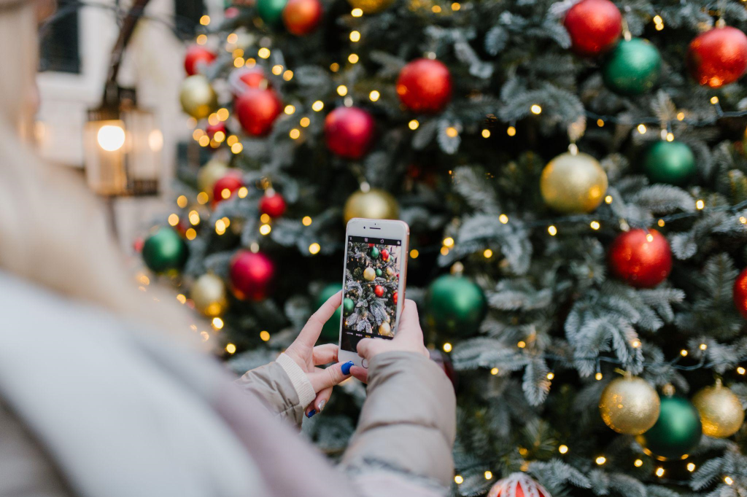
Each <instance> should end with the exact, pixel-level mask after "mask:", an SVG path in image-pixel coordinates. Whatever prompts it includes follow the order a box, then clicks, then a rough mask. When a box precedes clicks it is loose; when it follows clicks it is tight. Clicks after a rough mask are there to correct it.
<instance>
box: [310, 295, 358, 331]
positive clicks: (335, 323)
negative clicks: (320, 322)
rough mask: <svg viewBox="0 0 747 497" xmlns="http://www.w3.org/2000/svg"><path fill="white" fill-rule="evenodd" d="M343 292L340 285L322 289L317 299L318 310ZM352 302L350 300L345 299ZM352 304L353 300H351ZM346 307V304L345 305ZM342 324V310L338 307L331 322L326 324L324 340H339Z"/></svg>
mask: <svg viewBox="0 0 747 497" xmlns="http://www.w3.org/2000/svg"><path fill="white" fill-rule="evenodd" d="M340 290H342V285H341V284H340V283H330V284H329V285H327V286H325V287H324V288H322V291H321V292H319V297H317V299H316V308H317V309H319V308H320V307H321V306H322V305H323V304H324V303H325V302H326V301H327V300H328V299H329V298H330V297H331V296H332V295H334V294H336V293H337V292H339V291H340ZM345 300H350V299H345ZM351 302H352V300H351ZM343 305H345V304H343ZM341 322H342V308H341V307H338V308H337V310H336V311H335V313H334V314H332V317H331V318H329V321H327V322H326V323H324V326H323V327H322V338H324V339H326V340H329V341H332V340H337V338H338V337H339V336H340V323H341Z"/></svg>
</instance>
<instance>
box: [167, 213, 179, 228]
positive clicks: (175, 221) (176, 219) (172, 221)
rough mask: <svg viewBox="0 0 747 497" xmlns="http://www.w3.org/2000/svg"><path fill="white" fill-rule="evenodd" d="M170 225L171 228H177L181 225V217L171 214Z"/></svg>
mask: <svg viewBox="0 0 747 497" xmlns="http://www.w3.org/2000/svg"><path fill="white" fill-rule="evenodd" d="M169 224H170V225H171V226H176V225H177V224H179V216H178V215H177V214H170V215H169Z"/></svg>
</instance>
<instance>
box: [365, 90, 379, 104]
mask: <svg viewBox="0 0 747 497" xmlns="http://www.w3.org/2000/svg"><path fill="white" fill-rule="evenodd" d="M379 97H381V93H379V92H378V91H376V90H373V91H372V92H371V93H369V94H368V98H369V99H371V101H372V102H376V101H377V100H379Z"/></svg>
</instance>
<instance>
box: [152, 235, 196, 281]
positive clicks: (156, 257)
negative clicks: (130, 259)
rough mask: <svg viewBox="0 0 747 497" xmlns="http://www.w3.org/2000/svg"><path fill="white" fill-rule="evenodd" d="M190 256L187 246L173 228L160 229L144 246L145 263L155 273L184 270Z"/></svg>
mask: <svg viewBox="0 0 747 497" xmlns="http://www.w3.org/2000/svg"><path fill="white" fill-rule="evenodd" d="M188 255H189V250H188V249H187V244H186V243H185V242H184V240H182V237H180V236H179V234H178V233H177V232H176V231H174V230H173V229H171V228H159V229H158V231H156V232H155V233H153V234H152V235H150V236H149V237H148V239H147V240H145V244H144V245H143V261H145V265H146V266H148V267H149V268H150V270H151V271H153V272H155V273H163V272H166V271H168V270H170V269H176V270H179V269H181V268H183V267H184V263H185V262H187V256H188Z"/></svg>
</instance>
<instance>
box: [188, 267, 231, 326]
mask: <svg viewBox="0 0 747 497" xmlns="http://www.w3.org/2000/svg"><path fill="white" fill-rule="evenodd" d="M190 297H191V298H192V301H193V302H194V303H195V309H197V310H198V311H200V312H201V313H203V314H204V315H206V316H208V317H211V318H214V317H216V316H221V315H222V314H223V313H224V312H225V310H226V307H228V299H227V298H226V285H225V283H223V280H222V279H220V278H219V277H217V276H215V275H214V274H210V273H207V274H203V275H202V276H200V277H199V278H197V281H195V283H194V285H192V292H191V294H190Z"/></svg>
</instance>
